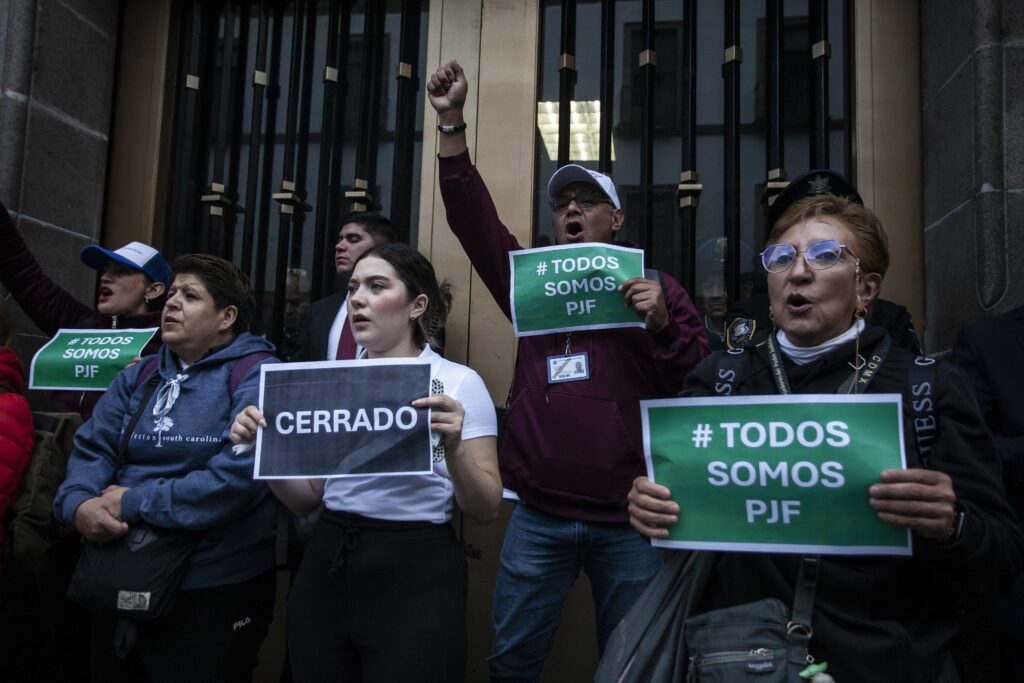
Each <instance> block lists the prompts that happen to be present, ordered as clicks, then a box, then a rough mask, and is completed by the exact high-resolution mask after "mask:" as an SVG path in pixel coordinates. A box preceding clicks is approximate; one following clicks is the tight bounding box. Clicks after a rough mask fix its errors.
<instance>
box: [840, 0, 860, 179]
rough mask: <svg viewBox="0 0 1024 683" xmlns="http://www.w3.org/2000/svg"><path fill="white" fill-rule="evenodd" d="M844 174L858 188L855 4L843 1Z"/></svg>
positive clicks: (846, 0)
mask: <svg viewBox="0 0 1024 683" xmlns="http://www.w3.org/2000/svg"><path fill="white" fill-rule="evenodd" d="M843 20H844V21H845V24H844V27H845V29H846V30H845V31H843V174H844V175H845V176H846V177H847V178H849V179H850V181H851V182H852V183H853V185H854V187H856V186H857V178H856V173H855V172H854V168H853V98H852V97H851V96H850V89H851V88H852V87H853V83H854V80H853V78H854V73H853V50H852V49H851V46H852V45H853V23H854V22H853V3H852V2H850V0H843Z"/></svg>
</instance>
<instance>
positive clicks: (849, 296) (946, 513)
mask: <svg viewBox="0 0 1024 683" xmlns="http://www.w3.org/2000/svg"><path fill="white" fill-rule="evenodd" d="M761 259H762V264H763V265H764V268H765V270H766V271H767V279H768V291H769V296H770V299H771V312H772V319H773V321H774V325H775V327H776V329H775V330H774V331H773V333H772V334H771V335H770V336H769V338H768V340H767V341H766V342H764V343H762V344H760V345H758V346H756V347H752V348H744V349H742V352H741V353H736V352H734V353H733V355H732V357H731V358H732V360H733V361H734V364H733V365H731V366H725V365H723V363H727V362H728V361H726V360H725V359H726V358H727V355H726V353H727V352H717V353H714V354H712V355H711V356H710V357H709V358H708V359H706V361H705V362H704V363H702V364H701V365H700V366H698V367H697V369H696V370H694V372H693V373H692V374H691V375H690V377H689V378H688V380H687V384H686V388H685V390H684V392H683V394H682V395H683V396H714V395H716V394H722V393H726V392H724V391H723V390H722V388H721V379H722V378H721V376H720V375H719V374H718V370H719V369H720V368H722V367H732V368H735V377H734V379H733V380H732V381H731V382H730V383H729V384H730V387H729V390H728V392H727V393H729V395H733V396H736V395H758V394H783V393H790V392H792V393H806V394H833V393H837V392H838V393H858V392H860V391H866V392H869V393H889V394H892V393H898V394H902V396H903V437H904V446H905V451H906V461H907V469H890V470H885V471H883V472H879V474H878V480H877V482H876V483H874V484H873V485H871V486H870V487H869V488H868V489H867V490H865V491H864V505H870V506H871V507H872V508H873V509H874V510H875V511H876V513H877V515H878V517H879V519H881V520H882V521H883V522H886V523H888V524H892V525H895V526H898V527H901V528H905V529H908V530H910V531H911V532H912V547H913V554H912V556H911V557H906V558H903V557H901V558H894V557H871V556H846V557H841V556H835V555H833V556H822V557H821V558H820V562H819V564H818V567H819V569H818V576H817V592H816V596H815V597H814V601H813V611H812V612H811V619H810V628H811V635H810V640H809V642H808V643H807V647H806V650H807V655H808V658H809V659H810V658H813V659H814V660H815V661H817V662H818V663H819V665H820V663H822V662H827V665H828V668H827V672H828V675H830V676H831V677H832V678H833V679H834V680H835V681H840V682H846V681H874V682H878V681H947V680H948V681H955V680H957V678H956V673H955V669H954V668H953V665H952V662H951V660H950V657H949V646H950V643H951V641H952V640H953V638H954V637H955V636H956V634H957V631H958V625H957V619H956V613H955V606H956V601H957V597H958V596H961V595H965V594H970V593H972V592H981V593H987V594H991V595H996V594H998V593H999V592H1000V591H1001V590H1004V589H1006V588H1008V587H1009V585H1010V582H1011V580H1012V579H1013V577H1014V575H1015V574H1017V573H1018V572H1019V571H1020V568H1021V564H1022V561H1024V539H1022V536H1021V533H1020V531H1019V529H1018V528H1017V526H1016V523H1015V520H1014V517H1013V514H1012V512H1011V511H1010V509H1009V507H1008V505H1007V503H1006V499H1005V495H1004V493H1003V490H1002V485H1001V482H1000V469H999V461H998V455H997V453H996V450H995V447H994V444H993V442H992V439H991V437H990V436H989V433H988V431H987V430H986V428H985V425H984V422H983V421H982V419H981V417H980V416H979V414H978V410H977V408H976V405H975V403H974V401H973V399H972V398H971V397H970V394H969V387H968V386H967V384H966V381H965V380H964V379H963V377H962V376H961V375H960V373H959V371H957V370H956V369H954V368H952V367H950V366H945V365H935V366H932V371H931V374H930V375H928V376H927V377H928V381H927V386H925V385H924V384H921V383H915V386H914V387H913V388H912V387H911V381H910V377H911V368H912V366H914V365H915V356H914V355H913V354H911V353H909V352H908V351H905V350H903V349H902V348H900V347H899V346H897V345H895V344H892V343H891V340H890V339H889V337H888V335H887V334H886V332H885V330H883V329H881V328H877V327H872V326H870V325H866V324H865V322H864V319H865V317H866V315H867V312H868V310H869V308H870V306H871V305H872V302H874V301H875V299H876V297H877V296H878V293H879V290H880V289H881V286H882V279H883V277H884V275H885V272H886V269H887V267H888V265H889V255H888V247H887V239H886V236H885V232H884V231H883V229H882V226H881V224H880V222H879V221H878V218H877V217H876V216H875V215H874V214H873V213H872V212H871V211H869V210H867V209H865V208H864V207H863V206H861V205H860V204H858V203H856V202H853V201H850V200H849V199H848V198H844V197H836V196H832V195H820V196H815V197H811V198H807V199H804V200H802V201H799V202H797V203H795V204H793V205H792V206H791V207H790V208H789V209H788V210H787V211H786V213H785V214H784V215H783V216H782V217H781V218H780V219H779V220H778V221H777V222H776V223H775V225H774V228H773V230H772V233H771V235H770V237H769V243H768V246H767V248H766V249H765V250H764V252H763V253H762V254H761ZM865 359H871V360H872V365H871V366H869V365H868V364H867V363H866V362H865ZM879 361H880V365H879ZM922 362H923V363H925V365H927V364H928V363H929V362H930V361H927V360H925V361H922ZM915 376H916V375H915ZM716 384H717V386H716ZM922 398H929V399H930V405H928V406H925V405H923V404H922V403H921V402H920V400H921V399H922ZM915 401H917V402H918V403H917V405H916V406H915ZM922 409H923V410H924V411H926V412H924V413H921V412H915V411H920V410H922ZM929 411H930V412H929ZM916 420H925V421H926V422H925V423H916V425H915V421H916ZM928 420H933V422H927V421H928ZM915 426H916V427H917V428H918V429H919V430H921V429H922V427H923V426H927V427H934V429H929V430H927V432H926V433H925V432H924V431H922V433H920V434H916V433H915ZM925 437H929V438H933V440H929V439H928V438H925ZM929 446H930V448H929ZM919 447H920V448H919ZM922 451H923V452H924V453H925V454H926V457H922ZM629 500H630V506H629V509H630V522H631V523H632V525H633V526H634V528H636V529H637V530H638V531H639V532H640V533H641V534H643V535H644V536H647V537H649V538H665V537H667V536H668V530H667V529H666V528H665V527H666V526H668V525H671V524H673V523H675V522H676V521H677V520H678V519H679V518H680V517H683V516H685V515H686V508H687V502H686V501H685V500H674V499H673V496H672V492H671V491H669V490H668V489H666V488H665V487H663V486H659V485H657V484H655V483H653V482H652V481H650V480H649V479H648V478H646V477H639V478H638V479H636V480H635V482H634V483H633V488H632V490H631V491H630V495H629ZM708 557H709V556H708ZM801 562H802V560H801V556H800V555H795V554H770V553H728V552H723V553H721V554H719V555H718V556H717V560H716V561H715V564H714V570H713V572H712V574H711V578H710V580H709V583H708V585H707V587H706V589H705V590H704V592H703V593H702V594H701V596H700V598H699V602H698V603H697V609H696V610H695V611H696V613H702V612H705V611H710V610H716V609H721V608H726V607H732V606H737V605H744V604H747V603H752V602H755V601H758V600H761V599H762V598H769V597H772V598H777V599H779V600H781V601H782V602H783V603H784V604H786V605H790V606H791V605H792V604H793V601H794V595H795V593H796V586H797V577H798V575H799V572H800V565H801ZM819 668H820V666H819ZM812 673H813V672H812ZM716 680H718V679H716ZM751 680H753V678H752V679H751ZM816 680H817V679H816Z"/></svg>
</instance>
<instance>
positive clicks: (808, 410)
mask: <svg viewBox="0 0 1024 683" xmlns="http://www.w3.org/2000/svg"><path fill="white" fill-rule="evenodd" d="M901 405H902V404H901V396H900V395H899V394H872V395H864V396H836V395H834V394H830V395H809V394H804V395H797V396H742V397H731V398H723V397H715V398H679V399H664V400H654V401H643V402H642V403H641V406H642V417H643V426H644V454H645V456H646V458H647V472H648V476H649V477H650V478H651V479H652V480H653V481H655V482H656V483H658V484H661V485H662V486H666V487H668V489H669V490H670V491H671V492H672V499H673V500H675V501H676V502H677V503H679V507H680V512H679V521H678V522H677V523H676V524H675V525H673V526H672V527H670V528H669V539H668V540H661V541H655V542H654V543H655V545H662V546H666V547H673V548H698V549H705V550H742V551H759V552H793V553H823V554H838V555H909V554H910V553H911V548H910V532H909V531H908V530H907V529H905V528H901V527H897V526H893V525H891V524H886V523H885V522H882V521H881V520H880V519H878V514H877V513H876V512H875V510H874V509H873V508H872V507H871V505H870V504H869V502H868V500H869V496H868V488H869V487H870V486H871V485H872V484H876V483H878V482H879V481H880V476H879V475H880V474H881V472H882V470H886V469H892V468H903V467H906V460H905V457H904V452H903V422H902V420H901V417H900V416H901V414H902V408H901Z"/></svg>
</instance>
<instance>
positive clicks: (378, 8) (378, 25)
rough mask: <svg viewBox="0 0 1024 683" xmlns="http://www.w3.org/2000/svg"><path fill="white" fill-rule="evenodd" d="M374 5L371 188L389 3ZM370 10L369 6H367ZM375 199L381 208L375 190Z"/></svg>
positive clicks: (368, 173)
mask: <svg viewBox="0 0 1024 683" xmlns="http://www.w3.org/2000/svg"><path fill="white" fill-rule="evenodd" d="M367 4H368V5H372V6H373V32H372V33H370V38H371V40H372V49H371V50H370V56H371V57H372V59H373V66H372V67H371V71H370V74H372V76H371V78H370V85H371V86H372V87H371V88H370V91H369V93H370V107H369V111H370V121H369V126H368V127H367V131H366V143H367V150H366V151H367V155H366V176H365V178H366V184H367V187H368V188H370V189H371V190H374V189H375V188H376V187H377V159H378V156H379V154H378V152H379V148H380V121H381V117H382V114H381V105H382V104H383V101H384V97H383V88H384V49H385V42H384V31H385V26H384V22H385V20H386V18H387V17H386V14H387V3H384V2H373V3H367ZM367 11H369V7H367ZM372 196H373V201H372V202H371V204H370V207H369V208H371V210H379V209H380V208H381V202H380V196H379V195H378V194H377V193H376V192H373V195H372Z"/></svg>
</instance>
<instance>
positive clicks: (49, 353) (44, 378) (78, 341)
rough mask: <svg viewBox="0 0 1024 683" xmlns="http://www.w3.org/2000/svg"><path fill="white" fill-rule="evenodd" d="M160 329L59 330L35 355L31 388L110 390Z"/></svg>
mask: <svg viewBox="0 0 1024 683" xmlns="http://www.w3.org/2000/svg"><path fill="white" fill-rule="evenodd" d="M157 329H159V328H156V327H153V328H149V329H145V330H58V331H57V334H56V335H54V337H53V339H51V340H50V341H49V342H48V343H47V344H46V345H45V346H43V348H41V349H39V351H38V352H37V353H36V355H35V357H34V358H32V368H31V371H30V373H29V388H30V389H70V390H72V391H106V389H107V387H109V386H110V383H111V382H113V381H114V378H115V377H117V373H119V372H121V370H124V366H126V365H128V363H130V362H131V361H132V359H133V358H135V357H136V356H138V355H139V354H140V353H142V349H143V348H144V347H145V346H146V344H148V343H149V340H150V339H152V338H153V335H154V334H156V332H157Z"/></svg>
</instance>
